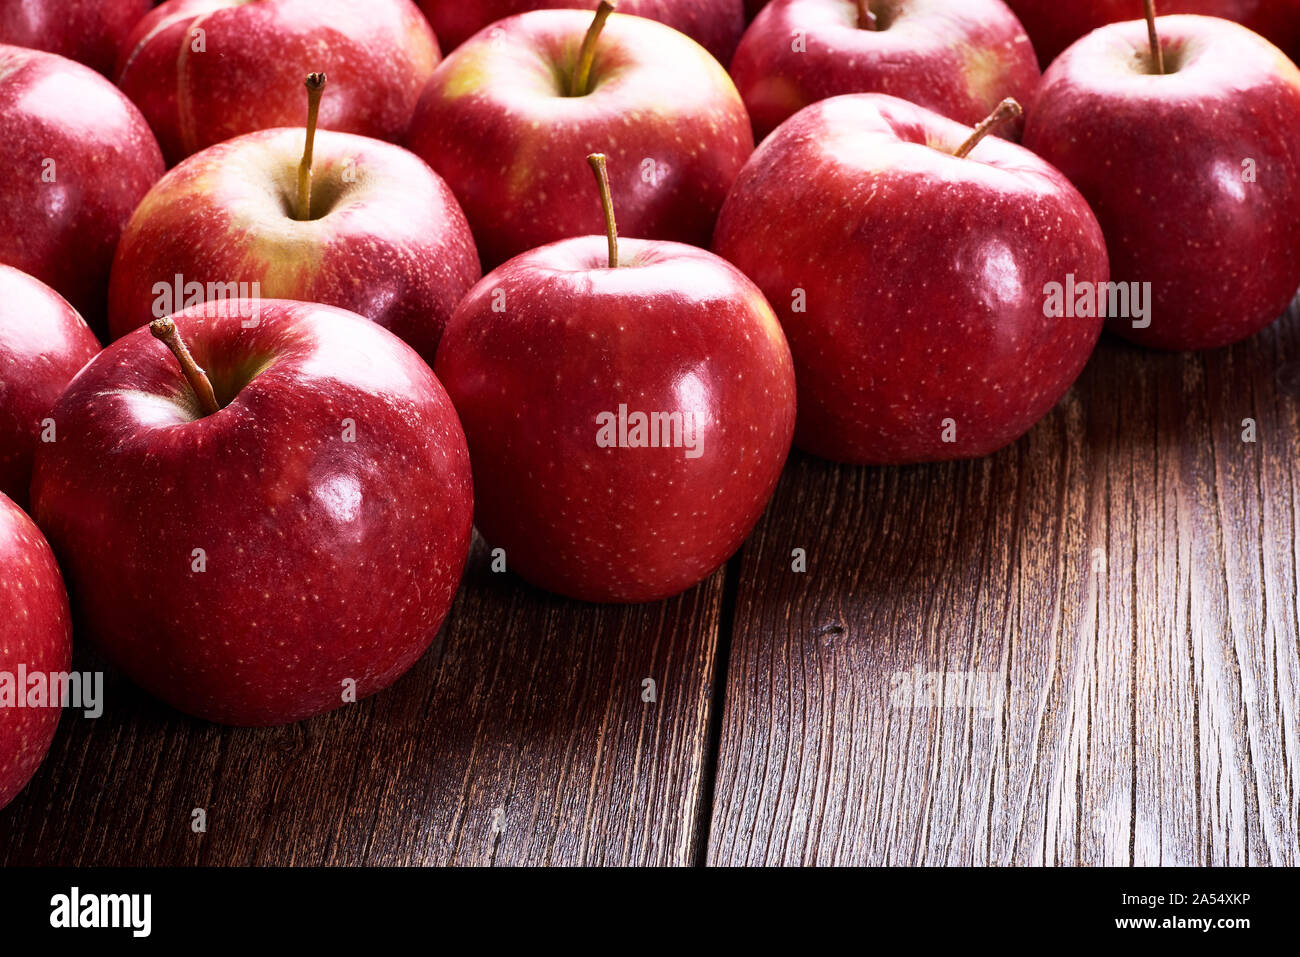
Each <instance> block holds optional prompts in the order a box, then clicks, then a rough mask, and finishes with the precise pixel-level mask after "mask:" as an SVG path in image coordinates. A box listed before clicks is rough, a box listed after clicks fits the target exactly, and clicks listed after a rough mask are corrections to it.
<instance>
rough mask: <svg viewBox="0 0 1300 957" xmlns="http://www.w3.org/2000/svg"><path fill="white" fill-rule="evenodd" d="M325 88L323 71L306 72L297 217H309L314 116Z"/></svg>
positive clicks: (314, 138) (314, 128)
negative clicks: (305, 123) (305, 112)
mask: <svg viewBox="0 0 1300 957" xmlns="http://www.w3.org/2000/svg"><path fill="white" fill-rule="evenodd" d="M324 89H325V74H324V73H308V74H307V142H306V144H305V145H304V146H303V149H302V162H301V163H299V164H298V219H300V220H307V219H311V150H312V146H313V145H314V144H315V142H316V117H317V115H318V114H319V113H320V95H321V92H322V91H323V90H324Z"/></svg>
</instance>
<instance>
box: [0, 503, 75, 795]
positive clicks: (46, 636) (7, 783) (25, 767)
mask: <svg viewBox="0 0 1300 957" xmlns="http://www.w3.org/2000/svg"><path fill="white" fill-rule="evenodd" d="M0 621H3V622H4V632H3V634H2V635H0V681H3V682H4V683H5V684H6V685H7V686H8V688H9V689H10V692H11V693H13V694H14V696H15V697H14V699H13V700H12V701H10V700H8V698H7V694H8V693H6V692H3V691H0V808H3V807H4V806H5V805H7V804H8V803H9V802H10V801H12V800H13V799H14V796H15V795H16V794H17V793H18V792H19V791H21V790H22V789H23V788H24V787H25V786H26V785H27V782H28V781H30V780H31V778H32V775H33V774H35V773H36V768H37V766H38V765H39V764H40V763H41V760H42V759H43V758H44V757H45V752H46V751H48V750H49V749H50V741H51V740H52V739H53V738H54V729H55V728H56V727H58V724H59V712H60V709H59V708H58V707H51V706H50V705H49V702H48V701H47V702H46V703H45V704H44V706H41V705H40V703H39V702H29V699H28V697H27V692H28V688H29V685H28V684H27V682H25V681H24V682H23V683H22V684H19V683H18V678H19V676H20V675H26V676H27V678H30V677H32V676H33V675H39V676H41V678H42V680H44V681H48V678H49V676H50V675H51V674H56V673H63V672H66V671H67V670H68V668H69V666H70V664H71V661H72V621H71V616H70V615H69V614H68V595H67V593H66V592H65V591H64V588H63V579H62V577H61V576H60V575H59V566H58V565H56V564H55V562H54V554H53V553H52V552H51V551H50V546H49V545H47V544H46V542H45V539H44V538H43V537H42V536H41V533H40V530H39V529H38V528H37V527H36V526H35V525H34V524H32V520H31V519H30V518H28V517H27V516H26V515H25V514H24V513H23V510H22V509H20V508H19V507H18V506H17V505H15V504H14V503H13V502H11V501H9V499H8V498H6V497H5V496H4V495H3V494H0ZM19 696H21V697H22V706H21V707H20V706H19ZM29 704H32V705H33V706H28V705H29Z"/></svg>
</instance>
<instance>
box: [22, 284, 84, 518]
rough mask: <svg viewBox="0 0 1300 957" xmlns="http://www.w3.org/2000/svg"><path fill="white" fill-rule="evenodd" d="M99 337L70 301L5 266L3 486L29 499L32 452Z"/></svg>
mask: <svg viewBox="0 0 1300 957" xmlns="http://www.w3.org/2000/svg"><path fill="white" fill-rule="evenodd" d="M98 352H99V340H98V339H96V338H95V334H94V333H92V332H91V331H90V327H89V326H87V325H86V323H85V322H84V321H82V318H81V316H79V315H77V311H76V310H75V309H73V308H72V306H70V305H68V301H67V300H66V299H64V298H63V297H62V296H60V295H59V294H58V293H57V292H55V291H54V290H53V289H51V288H50V287H49V286H47V285H45V283H43V282H41V281H40V280H39V279H33V278H32V277H31V276H29V275H27V274H26V273H24V272H19V271H18V270H17V269H14V268H13V267H12V266H0V492H2V493H4V494H5V495H7V496H9V498H11V499H13V500H14V501H15V502H17V503H18V504H19V505H20V506H23V507H25V506H26V505H27V488H28V486H29V485H30V484H31V479H32V455H33V453H34V452H35V451H36V445H37V443H38V441H39V440H40V436H41V433H42V432H45V433H46V438H47V440H57V437H58V436H57V431H55V433H54V434H49V432H50V430H49V429H48V427H47V426H46V425H43V424H42V423H43V422H44V420H45V418H46V416H47V415H48V414H49V411H50V409H51V408H52V407H53V406H54V402H55V400H56V399H58V397H59V396H60V395H62V394H63V390H64V388H65V387H66V386H67V384H68V382H70V381H71V379H72V377H73V376H75V375H76V374H77V373H78V372H79V371H81V367H82V366H84V365H85V364H86V363H87V362H89V361H90V360H91V359H93V358H94V357H95V355H96V354H97V353H98Z"/></svg>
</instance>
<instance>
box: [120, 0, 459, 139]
mask: <svg viewBox="0 0 1300 957" xmlns="http://www.w3.org/2000/svg"><path fill="white" fill-rule="evenodd" d="M438 59H439V52H438V43H437V41H436V40H435V39H434V36H433V31H432V30H431V29H429V23H428V21H427V20H425V19H424V17H423V16H422V15H421V14H420V11H419V9H418V8H417V7H416V6H415V4H414V3H413V2H412V0H367V2H364V3H361V2H357V0H259V2H257V3H249V2H248V0H167V2H166V3H164V4H163V5H162V6H160V7H158V8H157V9H156V10H154V11H153V12H152V13H151V14H149V15H148V16H147V17H145V18H144V19H143V20H141V21H140V23H139V24H138V25H137V26H136V28H135V30H134V31H132V33H131V36H130V37H129V38H128V39H127V41H126V44H125V45H124V46H123V48H122V56H121V59H120V60H119V61H118V81H117V82H118V85H119V86H121V87H122V89H123V90H124V91H125V92H126V94H127V95H128V96H129V97H131V99H132V100H134V101H135V102H136V104H137V105H138V106H139V107H140V109H141V110H142V111H143V112H144V115H145V116H146V117H148V119H149V125H150V126H152V127H153V129H154V132H156V133H157V134H158V141H159V142H160V143H161V144H162V148H163V153H164V154H165V155H166V156H167V162H168V164H174V163H176V162H178V161H179V160H181V159H183V158H184V157H186V156H188V155H190V154H191V153H195V152H198V151H199V150H201V149H203V148H204V147H206V146H211V145H212V144H214V143H219V142H221V141H222V140H228V139H230V138H231V137H234V136H238V135H240V134H241V133H251V132H253V131H254V130H262V129H268V128H271V127H276V126H292V125H294V124H296V123H300V122H301V117H302V99H301V97H300V96H299V94H298V84H299V83H301V82H302V78H303V76H305V75H306V74H307V73H310V72H312V71H319V72H325V73H328V74H329V77H330V84H331V86H332V88H333V89H332V93H331V95H330V96H329V97H328V98H327V99H326V101H325V103H324V104H323V106H322V109H321V120H320V122H321V126H323V127H324V128H326V129H331V130H340V131H342V132H345V133H359V134H361V135H363V136H374V137H377V138H379V139H383V140H393V141H396V140H400V139H401V138H402V136H403V135H404V134H405V133H406V127H407V125H408V124H409V123H410V120H411V111H412V110H413V109H414V108H415V101H416V99H417V98H418V97H419V95H420V90H421V89H423V87H424V84H425V81H426V80H428V78H429V75H430V74H431V73H432V72H433V68H434V67H435V66H436V65H437V63H438Z"/></svg>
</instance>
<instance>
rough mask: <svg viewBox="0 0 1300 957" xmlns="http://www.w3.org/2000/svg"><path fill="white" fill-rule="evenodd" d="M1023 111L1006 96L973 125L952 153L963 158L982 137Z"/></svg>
mask: <svg viewBox="0 0 1300 957" xmlns="http://www.w3.org/2000/svg"><path fill="white" fill-rule="evenodd" d="M1024 112H1025V111H1024V110H1022V109H1021V108H1020V104H1019V103H1017V102H1016V101H1015V100H1013V99H1011V97H1007V98H1006V99H1005V100H1003V101H1002V102H1001V103H999V104H998V105H997V109H995V110H994V111H993V112H992V113H990V114H989V115H988V116H986V117H984V119H982V120H980V124H979V126H977V127H975V130H974V132H973V133H971V135H970V136H968V137H966V142H965V143H962V144H961V146H959V147H957V152H956V153H954V154H953V155H954V156H956V157H957V158H958V159H965V158H966V157H967V156H969V155H970V151H971V150H973V149H974V148H975V147H976V146H978V145H979V143H980V140H982V139H984V137H986V136H988V135H989V134H990V133H992V132H993V131H994V130H995V129H997V128H998V127H999V126H1001V125H1002V124H1003V123H1005V122H1006V121H1007V120H1013V119H1016V118H1017V117H1019V116H1021V115H1023V114H1024Z"/></svg>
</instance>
